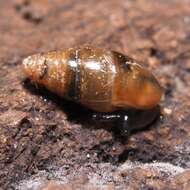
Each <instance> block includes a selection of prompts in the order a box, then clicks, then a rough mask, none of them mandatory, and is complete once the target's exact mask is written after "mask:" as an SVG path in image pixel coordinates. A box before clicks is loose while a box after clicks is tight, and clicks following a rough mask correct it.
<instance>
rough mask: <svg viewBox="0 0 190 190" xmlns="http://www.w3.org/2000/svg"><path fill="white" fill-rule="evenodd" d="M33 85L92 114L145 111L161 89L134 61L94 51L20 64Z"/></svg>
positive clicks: (33, 58) (51, 55)
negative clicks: (129, 109)
mask: <svg viewBox="0 0 190 190" xmlns="http://www.w3.org/2000/svg"><path fill="white" fill-rule="evenodd" d="M23 69H24V72H25V73H26V75H27V77H29V78H30V79H31V80H32V81H33V82H35V83H37V84H40V85H43V86H45V87H46V88H47V89H49V90H50V91H52V92H54V93H56V94H58V95H59V96H61V97H64V98H65V99H68V100H72V101H75V102H77V103H80V104H82V105H84V106H86V107H88V108H90V109H92V110H95V111H99V112H111V111H114V110H118V109H127V108H131V107H132V108H137V109H149V108H152V107H154V106H156V105H157V104H158V102H159V101H160V98H161V94H162V89H161V87H160V85H159V83H158V81H157V80H156V78H155V77H154V76H153V75H152V73H151V72H149V71H148V70H147V69H145V68H144V67H142V66H141V65H139V64H138V63H137V62H136V61H135V60H133V59H132V58H129V57H128V56H125V55H123V54H121V53H118V52H115V51H109V50H106V49H99V48H94V47H89V46H88V47H82V48H69V49H63V50H61V51H51V52H48V53H39V54H35V55H32V56H29V57H27V58H26V59H24V61H23Z"/></svg>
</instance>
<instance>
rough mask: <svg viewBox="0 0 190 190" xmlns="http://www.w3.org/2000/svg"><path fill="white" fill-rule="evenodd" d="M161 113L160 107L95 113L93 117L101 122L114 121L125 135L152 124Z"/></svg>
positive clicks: (122, 134) (121, 133)
mask: <svg viewBox="0 0 190 190" xmlns="http://www.w3.org/2000/svg"><path fill="white" fill-rule="evenodd" d="M159 115H160V107H159V106H156V107H154V108H152V109H149V110H130V111H122V112H115V113H94V114H93V119H94V120H96V121H100V122H114V123H116V124H115V125H116V128H117V130H119V133H120V135H121V136H123V137H128V136H129V134H130V132H131V131H134V130H140V129H143V128H145V127H146V126H148V125H150V124H151V123H152V122H153V121H154V120H155V119H156V118H157V117H158V116H159Z"/></svg>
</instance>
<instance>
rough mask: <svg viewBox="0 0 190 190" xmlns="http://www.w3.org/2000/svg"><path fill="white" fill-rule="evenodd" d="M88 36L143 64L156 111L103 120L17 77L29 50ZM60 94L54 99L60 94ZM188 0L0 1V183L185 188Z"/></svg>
mask: <svg viewBox="0 0 190 190" xmlns="http://www.w3.org/2000/svg"><path fill="white" fill-rule="evenodd" d="M84 43H85V44H86V43H88V44H93V45H96V46H99V47H107V48H110V49H114V50H118V51H121V52H123V53H126V54H128V55H130V56H132V57H135V58H136V59H139V60H142V61H144V62H145V63H147V65H148V67H149V69H150V70H152V71H153V72H154V73H155V74H156V76H157V78H158V79H159V81H160V83H161V84H162V86H163V87H164V88H165V94H164V97H163V99H162V102H161V106H162V108H163V110H164V111H163V112H164V113H163V115H162V116H161V117H160V119H159V120H158V121H157V122H155V123H154V124H152V126H151V127H150V128H148V129H147V130H144V131H139V132H137V133H134V134H132V135H131V136H130V138H129V140H128V141H123V140H121V138H120V136H119V135H118V134H115V133H114V131H113V130H110V129H109V128H110V125H111V124H104V125H102V124H99V123H97V122H91V120H90V119H88V118H87V117H86V112H85V111H84V112H83V111H81V108H80V107H78V106H76V105H72V104H69V103H67V102H64V101H62V102H61V99H59V98H58V97H55V96H54V95H52V94H50V93H48V92H46V91H42V90H40V89H36V88H35V87H34V86H32V85H31V84H30V83H29V82H23V81H24V79H23V76H22V74H21V71H20V66H21V62H22V59H23V58H24V57H25V56H27V55H30V54H33V53H36V52H41V51H47V50H52V49H60V48H62V47H72V46H75V45H79V44H84ZM60 102H61V103H60ZM189 110H190V0H180V1H179V0H168V1H165V0H157V1H155V0H117V1H115V0H109V1H101V0H80V1H78V0H54V1H48V0H33V1H32V0H31V1H30V0H15V1H13V0H9V1H5V0H0V189H6V190H7V189H20V190H25V189H26V190H29V189H30V190H36V189H43V190H53V189H54V190H55V189H56V190H63V189H64V190H65V189H68V190H69V189H129V190H133V189H153V190H154V189H156V190H157V189H173V190H174V189H175V190H178V189H179V190H181V189H185V190H188V189H190V111H189Z"/></svg>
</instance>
